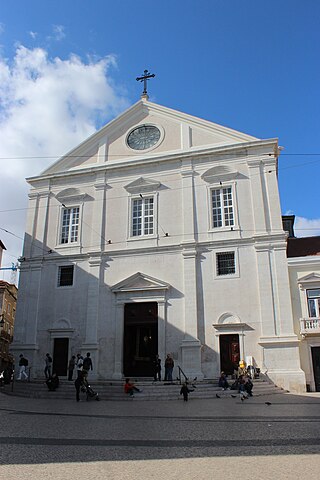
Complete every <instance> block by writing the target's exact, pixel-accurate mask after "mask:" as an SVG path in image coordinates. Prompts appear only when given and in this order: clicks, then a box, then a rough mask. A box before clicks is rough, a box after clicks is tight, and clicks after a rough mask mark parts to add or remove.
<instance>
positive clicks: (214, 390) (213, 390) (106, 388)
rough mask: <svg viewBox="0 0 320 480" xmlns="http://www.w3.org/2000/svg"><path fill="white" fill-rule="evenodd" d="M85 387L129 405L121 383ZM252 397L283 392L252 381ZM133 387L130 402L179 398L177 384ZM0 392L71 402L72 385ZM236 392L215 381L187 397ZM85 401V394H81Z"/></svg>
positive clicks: (22, 386)
mask: <svg viewBox="0 0 320 480" xmlns="http://www.w3.org/2000/svg"><path fill="white" fill-rule="evenodd" d="M89 383H90V385H91V387H92V388H93V390H94V391H95V392H97V393H98V394H99V397H100V399H101V400H111V401H131V399H130V398H129V396H128V395H125V393H124V391H123V385H124V382H123V381H95V382H90V379H89ZM253 384H254V387H253V395H254V396H260V395H271V394H275V393H285V392H286V391H285V390H283V389H282V388H280V387H277V386H276V385H274V384H273V383H271V382H270V381H268V380H267V379H256V380H254V381H253ZM135 385H136V386H137V387H138V388H139V389H141V390H142V392H141V393H136V394H135V396H134V401H137V400H138V401H141V400H178V399H181V396H180V388H181V386H180V384H179V382H173V383H172V384H168V383H165V382H153V381H152V380H151V379H135ZM0 392H2V393H5V394H7V395H14V396H19V397H29V398H45V399H50V398H51V399H70V400H75V393H76V392H75V387H74V382H73V381H72V382H68V381H67V380H62V381H60V386H59V388H58V389H57V390H56V391H54V392H49V391H48V388H47V386H46V384H45V383H44V381H43V380H42V381H40V380H34V381H30V382H24V381H20V382H18V381H15V382H14V383H13V385H12V384H11V385H4V386H3V387H1V389H0ZM237 394H238V392H237V391H236V390H222V389H221V388H220V387H219V386H218V380H217V379H215V380H207V381H201V382H196V383H195V386H194V391H193V392H192V393H191V394H190V398H199V399H205V398H208V399H209V398H215V397H216V395H219V396H220V397H221V398H223V397H230V396H231V395H237ZM80 395H82V398H83V399H85V394H84V393H81V394H80Z"/></svg>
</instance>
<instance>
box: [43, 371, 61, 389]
mask: <svg viewBox="0 0 320 480" xmlns="http://www.w3.org/2000/svg"><path fill="white" fill-rule="evenodd" d="M59 383H60V382H59V377H58V375H57V374H56V373H53V374H52V376H51V377H49V378H48V380H47V381H46V384H47V387H48V389H49V391H50V392H54V391H55V390H56V389H57V388H58V387H59Z"/></svg>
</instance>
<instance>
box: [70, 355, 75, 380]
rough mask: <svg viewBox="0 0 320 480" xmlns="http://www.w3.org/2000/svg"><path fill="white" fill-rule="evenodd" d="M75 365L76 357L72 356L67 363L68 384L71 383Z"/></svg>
mask: <svg viewBox="0 0 320 480" xmlns="http://www.w3.org/2000/svg"><path fill="white" fill-rule="evenodd" d="M75 365H76V356H75V355H72V357H71V358H70V360H69V363H68V380H69V382H71V381H72V377H73V370H74V367H75Z"/></svg>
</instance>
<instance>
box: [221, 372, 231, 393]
mask: <svg viewBox="0 0 320 480" xmlns="http://www.w3.org/2000/svg"><path fill="white" fill-rule="evenodd" d="M219 387H221V388H223V390H227V388H229V383H228V380H227V376H226V374H225V373H224V372H221V374H220V378H219Z"/></svg>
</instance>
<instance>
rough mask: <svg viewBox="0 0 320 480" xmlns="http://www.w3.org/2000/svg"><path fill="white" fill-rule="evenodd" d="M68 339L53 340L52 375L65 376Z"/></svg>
mask: <svg viewBox="0 0 320 480" xmlns="http://www.w3.org/2000/svg"><path fill="white" fill-rule="evenodd" d="M68 352H69V338H55V339H54V344H53V366H52V373H53V372H55V373H56V374H57V375H58V376H61V377H64V376H66V375H67V367H68Z"/></svg>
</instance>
